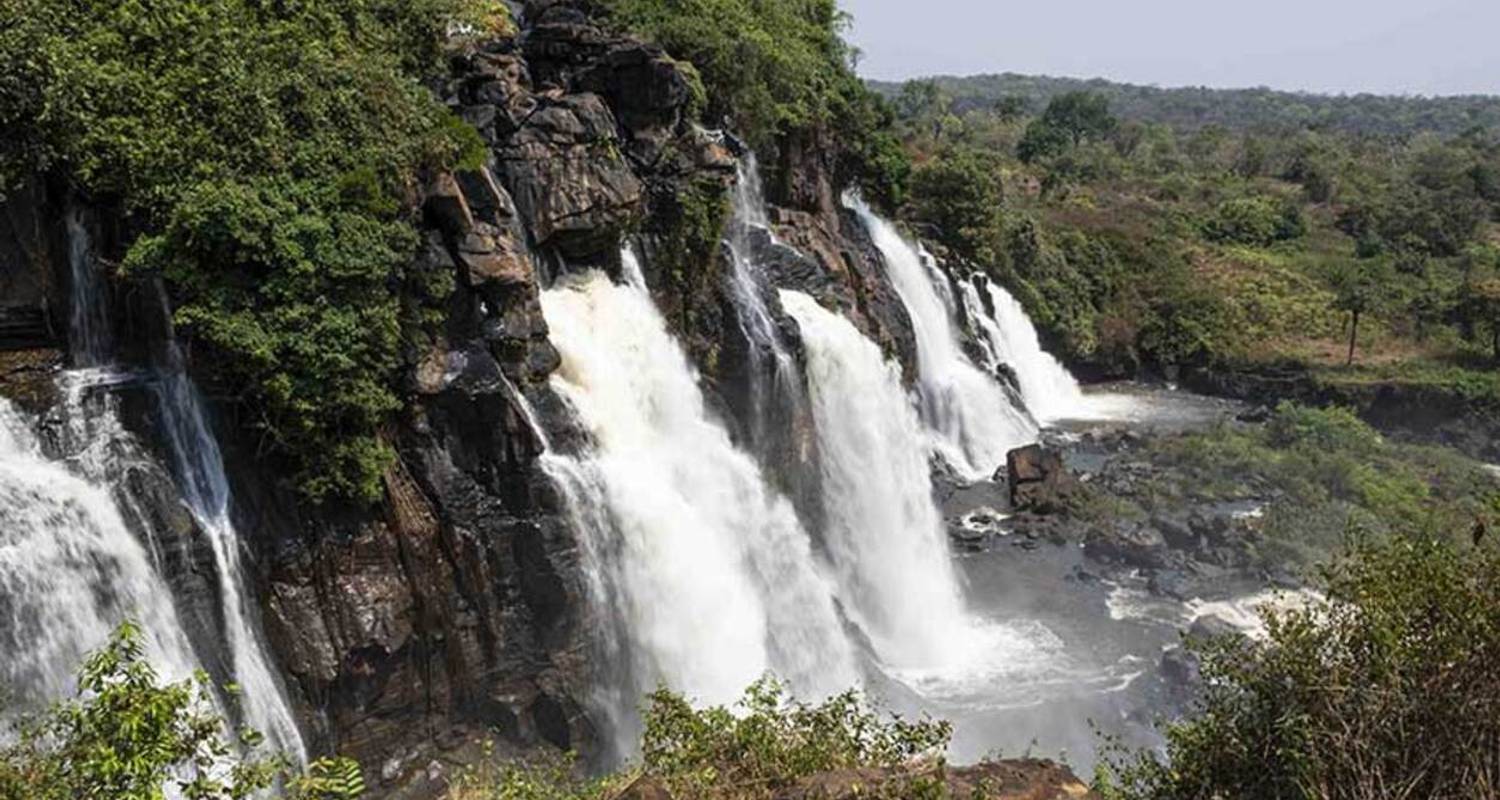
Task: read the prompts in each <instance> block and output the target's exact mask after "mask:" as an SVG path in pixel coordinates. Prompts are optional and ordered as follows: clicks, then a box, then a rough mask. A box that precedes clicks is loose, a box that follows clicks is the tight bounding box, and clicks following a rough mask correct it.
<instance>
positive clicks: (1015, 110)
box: [892, 81, 1500, 403]
mask: <svg viewBox="0 0 1500 800" xmlns="http://www.w3.org/2000/svg"><path fill="white" fill-rule="evenodd" d="M948 85H950V84H948V83H945V82H944V81H915V82H912V83H908V84H906V85H905V86H903V87H902V88H901V89H900V91H899V92H897V93H896V94H895V96H894V98H893V100H892V103H893V105H894V107H895V109H896V111H897V113H898V116H899V122H898V127H899V129H900V130H901V132H902V138H903V141H904V142H905V144H906V147H907V150H908V153H909V154H910V157H911V160H912V162H913V164H914V167H913V171H912V174H911V178H910V181H909V190H908V194H907V196H906V197H905V198H904V201H905V202H904V205H903V213H904V216H905V218H906V219H908V220H909V221H910V222H911V224H912V225H914V226H916V227H917V228H918V229H919V230H921V231H923V232H924V233H925V234H926V235H928V236H930V237H931V238H933V239H936V240H938V241H940V242H941V243H943V244H944V245H945V246H946V247H947V248H949V249H950V250H951V252H952V253H953V254H954V255H955V256H957V257H959V258H962V259H964V260H967V261H969V262H971V263H973V264H975V265H976V266H978V267H979V268H981V269H984V270H986V271H989V272H990V273H991V274H993V275H994V276H995V277H996V278H997V279H998V280H1000V281H1001V282H1002V283H1003V284H1004V285H1007V286H1010V287H1012V288H1013V291H1017V292H1018V293H1019V294H1020V296H1021V298H1022V300H1023V302H1024V303H1025V304H1026V305H1027V307H1028V309H1030V310H1031V311H1032V314H1033V316H1034V317H1035V318H1037V319H1038V321H1039V323H1040V324H1041V325H1042V326H1043V328H1045V329H1046V330H1047V331H1048V332H1049V333H1050V335H1051V338H1052V341H1053V343H1054V345H1055V346H1056V347H1057V348H1058V349H1059V350H1060V351H1061V352H1063V353H1065V354H1066V355H1067V357H1068V358H1069V359H1070V360H1072V361H1073V362H1074V363H1076V364H1086V365H1091V366H1092V368H1094V369H1095V370H1097V371H1098V372H1100V373H1103V374H1133V373H1135V372H1137V371H1138V370H1141V369H1143V368H1146V369H1149V370H1154V371H1156V372H1157V373H1158V374H1163V373H1166V374H1174V375H1175V374H1177V371H1178V369H1179V368H1181V367H1186V366H1192V365H1210V364H1211V365H1215V366H1216V367H1217V368H1221V369H1229V368H1235V367H1241V368H1243V367H1271V366H1282V367H1289V368H1295V369H1298V370H1300V371H1303V372H1307V373H1310V374H1315V375H1317V376H1319V378H1320V379H1321V380H1326V381H1330V382H1334V383H1350V382H1368V381H1372V380H1377V379H1393V378H1399V379H1401V380H1410V381H1414V382H1419V383H1426V384H1437V385H1442V386H1445V387H1449V388H1452V389H1453V390H1454V391H1457V392H1460V393H1462V394H1463V395H1464V396H1465V397H1469V398H1473V399H1475V400H1476V401H1482V402H1485V403H1491V402H1493V397H1494V394H1495V381H1494V378H1495V371H1494V368H1493V365H1494V363H1495V361H1496V360H1497V359H1500V317H1497V312H1500V306H1497V303H1496V297H1497V288H1500V282H1497V280H1496V279H1497V275H1500V272H1497V270H1500V238H1497V236H1500V234H1497V231H1500V228H1497V225H1496V221H1497V219H1500V139H1497V134H1496V129H1493V128H1486V127H1483V126H1468V127H1466V128H1464V129H1463V130H1461V131H1458V132H1444V131H1442V130H1440V129H1432V130H1424V131H1423V132H1421V133H1417V134H1413V135H1409V136H1386V135H1377V134H1373V133H1366V132H1356V131H1350V130H1345V129H1343V128H1342V127H1340V126H1328V127H1324V128H1317V127H1305V126H1302V127H1296V128H1294V129H1290V130H1284V129H1280V128H1279V127H1278V126H1279V124H1280V123H1279V122H1277V121H1276V120H1274V119H1267V120H1265V122H1266V123H1267V124H1266V125H1264V126H1262V125H1243V126H1239V127H1228V126H1225V125H1217V124H1213V125H1202V126H1192V127H1178V126H1177V125H1175V124H1174V123H1175V122H1176V120H1175V119H1174V117H1173V116H1172V114H1171V112H1170V111H1166V110H1165V109H1162V115H1161V117H1141V118H1133V117H1130V116H1127V115H1124V114H1121V113H1120V112H1119V110H1118V109H1117V108H1116V107H1115V106H1114V104H1113V101H1112V98H1113V97H1114V96H1115V93H1113V92H1094V91H1073V92H1066V93H1062V94H1058V95H1056V96H1055V97H1053V98H1052V99H1051V100H1049V101H1048V102H1047V103H1046V104H1045V105H1043V106H1036V107H1033V101H1031V100H1028V99H1026V98H1023V97H1020V96H1017V95H1007V96H1005V97H1002V98H1000V99H998V100H996V101H994V102H992V103H989V104H987V105H976V104H973V103H965V102H962V101H960V100H959V99H958V96H957V95H954V94H950V93H949V92H948V90H947V89H946V88H945V87H946V86H948ZM1209 96H1210V97H1215V98H1220V99H1223V100H1224V102H1225V103H1226V104H1229V105H1230V106H1231V107H1232V106H1233V104H1234V98H1235V97H1237V95H1235V94H1233V93H1230V94H1224V95H1222V96H1221V95H1218V94H1212V95H1209ZM1281 97H1290V96H1281ZM1370 102H1372V103H1374V102H1376V101H1373V100H1372V101H1370ZM1400 102H1416V101H1400ZM1433 102H1437V103H1439V107H1443V108H1447V107H1448V106H1442V105H1441V103H1445V102H1450V101H1433ZM1451 102H1452V103H1453V104H1455V105H1453V106H1452V107H1453V108H1458V107H1460V105H1461V104H1462V103H1463V102H1465V101H1459V100H1455V101H1451ZM1236 113H1238V112H1236Z"/></svg>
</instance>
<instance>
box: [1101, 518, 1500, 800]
mask: <svg viewBox="0 0 1500 800" xmlns="http://www.w3.org/2000/svg"><path fill="white" fill-rule="evenodd" d="M1322 582H1323V584H1324V585H1325V587H1326V589H1325V591H1326V599H1325V600H1321V601H1315V602H1312V603H1311V605H1309V606H1307V607H1305V608H1301V609H1295V608H1294V609H1292V610H1288V611H1284V612H1274V611H1270V610H1263V611H1262V616H1263V617H1264V618H1265V621H1266V624H1267V630H1268V638H1267V639H1266V640H1265V641H1264V642H1257V641H1253V640H1249V639H1245V638H1242V637H1229V638H1224V639H1218V640H1213V641H1210V642H1207V643H1200V644H1196V645H1195V647H1197V648H1198V649H1199V650H1200V655H1201V657H1202V659H1203V660H1202V673H1203V677H1204V680H1203V682H1202V687H1203V689H1202V692H1203V694H1202V697H1201V698H1200V700H1199V702H1198V705H1197V709H1196V711H1195V713H1194V714H1193V715H1192V716H1191V717H1189V718H1188V719H1186V720H1184V721H1181V722H1177V723H1173V724H1171V725H1169V726H1168V727H1167V728H1166V731H1165V733H1166V751H1165V754H1164V755H1160V756H1159V755H1157V754H1156V753H1154V752H1148V753H1142V754H1138V755H1123V756H1117V757H1116V758H1115V759H1113V761H1112V763H1110V764H1107V765H1106V766H1105V767H1104V768H1103V769H1102V770H1100V773H1099V780H1098V782H1097V788H1098V789H1100V790H1101V794H1103V795H1104V797H1105V798H1107V799H1108V800H1204V799H1206V798H1237V799H1239V800H1304V799H1305V800H1345V799H1347V800H1376V798H1392V797H1412V798H1416V797H1424V798H1425V797H1431V798H1438V797H1443V798H1450V797H1451V798H1459V797H1465V798H1467V797H1490V796H1493V794H1494V791H1495V787H1496V786H1500V747H1496V742H1500V617H1497V611H1496V609H1500V551H1497V550H1496V549H1495V548H1494V547H1492V546H1488V544H1487V543H1486V545H1485V546H1482V547H1478V548H1475V549H1460V548H1459V547H1458V546H1456V545H1452V544H1447V543H1444V542H1441V541H1436V540H1431V539H1428V538H1425V537H1421V536H1418V537H1414V538H1396V539H1393V540H1389V541H1385V542H1376V541H1372V540H1368V539H1365V540H1356V542H1355V543H1354V545H1353V548H1352V550H1351V552H1350V553H1349V554H1348V555H1347V556H1346V557H1344V558H1341V559H1338V560H1336V561H1335V562H1334V563H1333V564H1332V565H1330V566H1329V567H1327V568H1325V569H1324V570H1323V575H1322Z"/></svg>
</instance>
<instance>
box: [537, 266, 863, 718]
mask: <svg viewBox="0 0 1500 800" xmlns="http://www.w3.org/2000/svg"><path fill="white" fill-rule="evenodd" d="M625 259H626V265H625V266H626V270H625V274H626V275H628V276H638V275H639V267H638V265H636V264H635V259H634V256H633V255H631V254H630V253H629V252H627V253H626V254H625ZM636 280H638V278H637V279H636ZM542 308H543V311H544V313H545V314H546V317H547V322H548V325H549V326H550V327H551V329H552V338H553V341H554V343H555V344H556V345H557V347H558V350H559V351H560V352H561V354H562V361H563V363H562V367H561V369H560V370H559V371H558V372H557V373H556V374H555V375H554V376H553V379H552V385H553V387H554V389H555V390H556V391H557V392H558V393H559V394H561V395H562V397H563V398H564V399H565V400H567V401H568V403H569V404H570V405H571V406H572V408H573V410H574V412H575V413H576V414H577V416H578V418H579V420H580V421H581V422H582V424H583V425H584V427H585V428H586V429H587V430H588V431H589V433H590V434H591V435H592V438H593V447H592V448H591V450H590V451H589V452H586V453H584V454H583V455H582V456H580V457H579V459H578V461H577V463H576V464H575V465H573V466H574V467H575V468H574V469H572V470H570V472H569V475H568V476H567V478H568V479H567V480H564V481H560V483H562V484H563V488H564V489H565V491H567V492H568V494H569V495H570V507H571V508H572V509H573V511H574V512H575V523H576V524H580V525H581V526H582V527H583V531H582V532H581V533H582V536H583V537H584V538H585V539H586V541H585V544H584V548H583V549H584V556H585V559H586V560H587V561H589V562H590V563H589V565H588V566H589V569H590V571H591V572H592V573H593V575H592V576H591V578H592V579H593V580H594V581H595V590H596V593H597V594H598V595H599V599H600V600H601V601H602V602H603V603H604V604H605V606H606V609H605V610H606V612H607V613H609V614H610V615H612V616H613V617H614V618H615V624H617V625H618V626H619V627H618V632H617V634H616V640H617V643H618V647H619V648H620V650H621V651H622V652H626V653H628V654H629V658H628V661H629V664H628V666H627V667H626V669H627V671H628V672H629V673H630V679H631V682H632V684H633V686H632V687H630V688H631V689H632V690H633V691H634V692H635V694H634V696H633V697H630V698H629V701H630V702H632V703H634V702H636V701H638V698H639V692H640V691H642V690H645V691H649V690H650V689H652V688H654V687H655V686H656V685H657V684H658V683H661V682H664V683H666V684H667V685H668V686H671V687H672V688H674V689H676V690H679V691H683V692H685V693H687V694H688V695H689V696H692V697H694V698H697V699H699V700H702V701H705V702H715V703H720V702H729V701H732V700H734V699H736V698H738V696H739V695H740V693H741V692H742V691H743V689H744V688H745V687H746V686H747V685H748V684H749V683H750V682H752V681H754V680H755V679H756V678H758V677H760V676H761V675H762V674H763V673H765V672H766V671H768V670H769V671H773V672H775V673H776V674H777V675H778V676H780V677H782V678H783V679H786V680H788V681H789V682H790V683H791V685H792V687H793V688H794V689H795V690H796V691H797V692H798V693H799V694H801V695H804V696H816V695H820V694H825V693H828V692H831V691H837V690H841V689H843V688H847V687H848V686H851V685H854V684H855V683H856V682H857V680H858V670H857V669H856V667H855V661H854V654H853V649H852V647H851V646H850V644H849V642H848V640H847V638H846V637H845V635H844V633H843V630H842V625H841V622H840V620H839V618H838V615H837V613H836V611H835V608H834V605H833V599H832V598H833V586H832V584H831V582H830V581H829V580H827V579H826V578H825V577H824V576H822V575H821V574H820V573H819V571H818V569H817V568H816V567H815V566H814V561H813V557H812V553H811V548H810V544H809V537H808V535H807V533H806V531H804V530H803V528H802V527H801V525H800V524H799V522H798V520H797V518H796V515H795V514H794V512H793V510H792V507H791V505H790V503H788V502H787V500H786V499H785V498H783V497H781V496H779V495H778V494H776V493H775V492H773V491H772V490H771V489H769V488H768V487H767V485H766V483H765V481H764V480H763V477H762V475H761V474H760V471H759V469H758V467H757V466H756V464H755V462H754V461H753V460H752V459H751V458H750V457H749V456H748V455H746V454H745V453H743V452H741V451H739V450H737V449H736V448H735V447H734V446H733V445H732V444H731V442H730V439H729V436H728V434H727V433H726V431H725V429H724V428H723V427H722V425H720V424H719V423H718V422H717V421H715V420H713V419H712V418H711V417H710V416H709V413H708V411H707V409H706V407H705V404H704V400H703V396H702V393H701V392H700V390H699V388H698V384H697V376H696V375H695V374H694V371H693V370H692V368H691V367H690V366H689V363H688V361H687V358H686V356H685V355H684V353H683V352H682V350H681V348H680V347H679V346H678V345H677V343H676V342H675V341H674V340H673V339H672V337H671V335H670V334H669V333H668V331H667V329H666V326H665V323H664V321H663V320H662V318H661V315H660V314H659V312H658V311H657V310H656V308H655V306H653V305H652V302H651V299H650V296H649V295H648V294H647V293H646V291H645V289H644V287H643V286H641V285H639V283H637V282H636V281H635V280H632V282H631V283H630V284H627V285H615V284H613V283H611V282H610V281H609V279H608V278H607V277H606V276H605V275H603V274H602V273H598V272H591V273H589V274H587V275H583V276H577V277H575V278H572V279H569V280H566V281H564V282H562V283H561V284H560V285H559V286H557V287H555V288H552V289H549V290H547V291H545V292H543V294H542ZM557 469H558V465H556V464H554V465H553V467H552V470H554V475H556V474H557ZM627 694H628V692H627Z"/></svg>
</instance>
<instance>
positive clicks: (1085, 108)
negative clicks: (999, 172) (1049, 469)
mask: <svg viewBox="0 0 1500 800" xmlns="http://www.w3.org/2000/svg"><path fill="white" fill-rule="evenodd" d="M1117 124H1118V121H1117V120H1116V119H1115V118H1114V116H1113V115H1111V114H1110V113H1109V101H1108V100H1106V99H1105V97H1104V96H1103V95H1101V94H1096V93H1094V92H1067V93H1065V94H1060V95H1058V96H1057V97H1054V98H1052V101H1051V102H1049V103H1048V104H1047V108H1046V110H1044V111H1043V112H1042V115H1041V116H1040V117H1038V118H1036V119H1035V120H1033V121H1032V122H1031V124H1030V125H1028V126H1026V132H1025V133H1024V134H1023V135H1022V138H1021V142H1020V144H1019V145H1018V146H1017V150H1016V154H1017V156H1019V157H1020V159H1021V160H1022V161H1024V162H1027V163H1031V162H1034V161H1038V160H1040V159H1043V158H1047V157H1050V156H1055V155H1058V154H1060V153H1062V152H1063V151H1065V150H1067V149H1069V148H1072V149H1077V148H1078V147H1079V146H1080V145H1081V144H1083V143H1084V142H1085V141H1088V140H1092V139H1102V138H1104V137H1105V136H1107V135H1109V134H1110V133H1111V132H1113V131H1114V130H1115V126H1116V125H1117Z"/></svg>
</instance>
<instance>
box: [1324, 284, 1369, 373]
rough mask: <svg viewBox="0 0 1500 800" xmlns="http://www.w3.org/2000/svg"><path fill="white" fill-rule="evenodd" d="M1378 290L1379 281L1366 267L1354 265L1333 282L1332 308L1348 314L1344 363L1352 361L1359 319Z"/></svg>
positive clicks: (1348, 363) (1350, 363) (1347, 363)
mask: <svg viewBox="0 0 1500 800" xmlns="http://www.w3.org/2000/svg"><path fill="white" fill-rule="evenodd" d="M1379 290H1380V286H1379V282H1378V281H1377V280H1376V278H1375V276H1374V275H1373V274H1372V270H1371V269H1370V268H1368V267H1363V266H1355V267H1352V268H1349V269H1346V270H1344V271H1343V272H1340V273H1339V274H1338V275H1337V276H1336V278H1335V282H1334V298H1333V308H1334V310H1335V311H1342V312H1344V313H1345V314H1348V315H1349V317H1348V320H1347V325H1346V326H1345V327H1346V328H1347V329H1348V331H1349V355H1348V357H1347V358H1346V359H1345V360H1344V363H1345V365H1346V366H1347V365H1352V364H1353V363H1354V348H1355V345H1356V343H1357V342H1358V341H1359V323H1360V320H1361V319H1362V318H1363V317H1364V316H1365V314H1367V313H1368V312H1369V311H1370V310H1371V309H1372V308H1374V306H1375V303H1376V299H1377V296H1378V293H1379Z"/></svg>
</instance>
